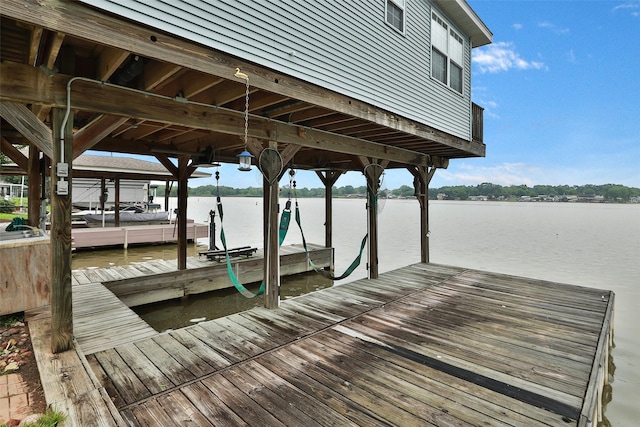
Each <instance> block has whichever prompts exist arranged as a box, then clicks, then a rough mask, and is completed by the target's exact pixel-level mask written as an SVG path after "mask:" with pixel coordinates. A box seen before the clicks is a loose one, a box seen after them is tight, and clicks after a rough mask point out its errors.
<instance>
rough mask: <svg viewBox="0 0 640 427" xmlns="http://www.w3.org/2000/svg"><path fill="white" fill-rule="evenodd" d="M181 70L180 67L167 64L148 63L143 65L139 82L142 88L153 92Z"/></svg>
mask: <svg viewBox="0 0 640 427" xmlns="http://www.w3.org/2000/svg"><path fill="white" fill-rule="evenodd" d="M181 69H182V67H181V66H179V65H176V64H170V63H167V62H162V63H159V62H158V61H150V62H148V63H146V64H145V66H144V70H143V72H142V76H141V78H140V80H141V81H142V87H144V88H145V89H146V90H153V89H155V88H156V87H157V86H159V85H160V84H162V83H164V82H165V81H166V80H168V79H169V78H171V77H172V76H173V75H174V74H176V73H177V72H178V71H180V70H181Z"/></svg>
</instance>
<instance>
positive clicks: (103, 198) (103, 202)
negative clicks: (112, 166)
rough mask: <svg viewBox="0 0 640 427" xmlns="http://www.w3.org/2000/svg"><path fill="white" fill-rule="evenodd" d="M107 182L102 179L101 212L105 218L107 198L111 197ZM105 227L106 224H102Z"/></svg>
mask: <svg viewBox="0 0 640 427" xmlns="http://www.w3.org/2000/svg"><path fill="white" fill-rule="evenodd" d="M107 191H108V190H107V181H106V180H105V179H104V178H100V210H101V211H102V217H103V218H104V211H105V206H106V203H107V198H108V197H109V195H108V193H107ZM102 226H104V224H102Z"/></svg>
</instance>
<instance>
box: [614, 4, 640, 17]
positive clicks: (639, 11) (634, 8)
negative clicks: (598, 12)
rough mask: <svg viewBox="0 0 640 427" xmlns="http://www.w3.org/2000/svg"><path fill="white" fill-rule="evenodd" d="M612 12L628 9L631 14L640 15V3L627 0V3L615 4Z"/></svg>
mask: <svg viewBox="0 0 640 427" xmlns="http://www.w3.org/2000/svg"><path fill="white" fill-rule="evenodd" d="M611 11H612V12H614V13H615V12H618V11H628V12H629V13H630V14H631V16H640V3H637V2H633V3H631V2H627V3H623V4H619V5H618V6H615V7H614V8H613V9H611Z"/></svg>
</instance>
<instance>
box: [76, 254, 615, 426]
mask: <svg viewBox="0 0 640 427" xmlns="http://www.w3.org/2000/svg"><path fill="white" fill-rule="evenodd" d="M82 286H89V285H78V287H82ZM612 301H613V294H612V293H611V292H607V291H602V290H593V289H587V288H582V287H577V286H570V285H561V284H556V283H550V282H544V281H539V280H533V279H524V278H518V277H513V276H505V275H499V274H495V273H486V272H480V271H473V270H467V269H463V268H456V267H447V266H439V265H433V264H429V265H426V264H416V265H414V266H409V267H406V268H403V269H399V270H396V271H392V272H389V273H384V274H382V275H380V278H379V279H376V280H360V281H356V282H353V283H349V284H346V285H341V286H335V287H333V288H328V289H324V290H322V291H317V292H315V293H312V294H307V295H304V296H300V297H296V298H292V299H290V300H286V301H282V302H281V309H279V310H267V309H264V308H256V309H252V310H249V311H246V312H243V313H238V314H234V315H231V316H228V317H225V318H221V319H215V320H211V321H206V322H202V323H200V324H197V325H192V326H189V327H187V328H183V329H181V330H176V331H171V332H169V333H165V334H162V335H156V336H154V337H151V338H146V339H144V340H141V341H137V342H134V343H130V344H124V345H120V346H118V347H116V348H115V349H109V350H105V351H100V352H97V353H95V354H94V355H92V356H90V357H89V358H88V359H89V364H90V365H91V366H92V368H93V369H94V371H95V373H96V376H97V377H98V380H99V381H100V382H101V384H102V387H103V389H104V390H105V391H106V392H108V393H109V395H110V396H111V397H112V398H113V402H114V404H115V405H116V406H117V407H118V409H119V411H120V414H121V416H122V418H123V419H124V420H126V422H127V425H131V426H137V425H163V423H164V424H167V423H168V424H170V425H176V424H184V423H185V422H187V420H190V421H191V422H192V423H196V424H199V425H221V424H222V425H371V426H376V425H407V426H412V425H416V426H418V425H421V426H423V425H453V426H467V425H488V426H508V425H509V426H513V425H527V426H549V425H568V426H583V425H589V421H588V420H591V421H592V424H593V425H595V422H597V421H596V420H597V418H598V416H599V414H600V413H601V407H600V406H599V404H598V403H597V399H598V398H599V397H600V395H599V394H598V393H599V391H598V390H600V388H601V387H602V384H603V382H604V381H605V372H604V370H603V369H602V368H598V369H596V367H598V366H601V365H602V363H603V361H606V357H607V347H606V345H607V344H608V343H609V342H610V341H609V337H610V335H609V333H610V331H609V330H603V329H602V327H603V325H604V327H605V328H610V326H611V324H610V322H611V319H610V316H611V315H612V306H611V304H612ZM594 357H597V358H599V359H598V360H596V359H594ZM585 396H588V399H590V400H589V401H587V400H585ZM594 402H595V403H594Z"/></svg>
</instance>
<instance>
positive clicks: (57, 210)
mask: <svg viewBox="0 0 640 427" xmlns="http://www.w3.org/2000/svg"><path fill="white" fill-rule="evenodd" d="M64 113H65V112H64V111H63V110H61V109H57V108H56V109H54V110H53V129H54V132H55V134H56V135H58V136H57V137H56V144H54V152H53V153H52V156H51V159H52V162H53V163H54V164H55V163H57V162H59V161H60V158H61V154H62V150H64V154H65V155H64V157H65V159H66V160H67V162H68V163H69V176H68V178H67V182H68V183H69V194H68V195H59V194H58V192H57V191H56V190H55V183H57V181H58V177H57V176H56V168H55V167H52V168H51V182H52V187H54V189H52V191H51V230H50V232H49V235H50V236H51V262H50V268H51V351H52V352H53V353H59V352H63V351H66V350H70V349H71V348H72V347H73V306H72V301H71V188H72V185H71V182H72V179H73V178H72V176H71V175H72V171H73V168H72V164H71V144H72V143H73V131H72V124H73V113H72V114H71V115H70V117H69V121H68V122H67V127H66V129H64V130H63V131H64V139H65V144H64V147H61V144H60V139H59V138H60V129H61V127H62V120H63V117H64Z"/></svg>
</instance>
